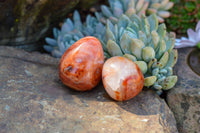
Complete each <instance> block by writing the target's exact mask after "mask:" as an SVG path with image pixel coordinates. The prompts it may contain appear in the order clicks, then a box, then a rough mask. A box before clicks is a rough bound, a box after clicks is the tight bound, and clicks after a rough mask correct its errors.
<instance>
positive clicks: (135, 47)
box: [131, 39, 145, 60]
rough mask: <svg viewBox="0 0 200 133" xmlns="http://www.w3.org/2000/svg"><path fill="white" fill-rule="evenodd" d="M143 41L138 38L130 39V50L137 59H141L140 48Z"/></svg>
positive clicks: (142, 45)
mask: <svg viewBox="0 0 200 133" xmlns="http://www.w3.org/2000/svg"><path fill="white" fill-rule="evenodd" d="M144 46H145V45H144V43H143V42H142V41H141V40H138V39H131V52H132V54H133V55H135V56H136V57H137V59H138V60H141V59H142V48H143V47H144Z"/></svg>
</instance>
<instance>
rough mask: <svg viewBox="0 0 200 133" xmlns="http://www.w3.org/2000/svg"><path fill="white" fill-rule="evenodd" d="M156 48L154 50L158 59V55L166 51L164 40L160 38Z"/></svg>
mask: <svg viewBox="0 0 200 133" xmlns="http://www.w3.org/2000/svg"><path fill="white" fill-rule="evenodd" d="M158 45H159V46H158V48H157V50H156V58H157V59H160V57H161V56H162V55H163V53H164V52H165V51H166V44H165V41H164V40H161V41H160V42H159V44H158Z"/></svg>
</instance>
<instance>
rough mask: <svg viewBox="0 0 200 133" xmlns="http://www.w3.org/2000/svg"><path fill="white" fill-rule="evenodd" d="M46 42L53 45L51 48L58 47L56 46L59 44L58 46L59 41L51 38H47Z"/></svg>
mask: <svg viewBox="0 0 200 133" xmlns="http://www.w3.org/2000/svg"><path fill="white" fill-rule="evenodd" d="M45 41H46V43H48V44H49V45H51V46H56V45H58V44H57V40H55V39H52V38H49V37H46V38H45Z"/></svg>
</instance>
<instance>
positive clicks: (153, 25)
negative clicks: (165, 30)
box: [147, 14, 158, 32]
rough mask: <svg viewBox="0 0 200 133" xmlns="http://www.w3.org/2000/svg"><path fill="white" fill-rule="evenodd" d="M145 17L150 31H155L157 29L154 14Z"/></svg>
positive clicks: (156, 20)
mask: <svg viewBox="0 0 200 133" xmlns="http://www.w3.org/2000/svg"><path fill="white" fill-rule="evenodd" d="M147 19H148V22H149V25H150V32H152V31H153V30H155V31H156V30H157V29H158V19H157V16H156V14H152V15H150V16H149V17H148V18H147Z"/></svg>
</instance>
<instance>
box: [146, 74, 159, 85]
mask: <svg viewBox="0 0 200 133" xmlns="http://www.w3.org/2000/svg"><path fill="white" fill-rule="evenodd" d="M156 80H157V77H156V76H150V77H146V78H145V79H144V86H147V87H149V86H152V85H153V84H154V83H155V82H156Z"/></svg>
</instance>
